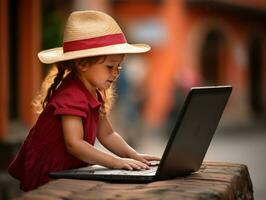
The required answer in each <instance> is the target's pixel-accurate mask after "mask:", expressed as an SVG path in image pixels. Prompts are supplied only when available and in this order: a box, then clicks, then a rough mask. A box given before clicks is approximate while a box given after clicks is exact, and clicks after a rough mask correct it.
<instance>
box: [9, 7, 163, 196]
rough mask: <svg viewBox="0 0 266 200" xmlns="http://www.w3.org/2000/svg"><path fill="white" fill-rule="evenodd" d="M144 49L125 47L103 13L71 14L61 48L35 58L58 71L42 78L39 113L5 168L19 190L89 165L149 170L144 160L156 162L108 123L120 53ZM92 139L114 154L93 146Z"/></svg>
mask: <svg viewBox="0 0 266 200" xmlns="http://www.w3.org/2000/svg"><path fill="white" fill-rule="evenodd" d="M149 49H150V47H149V46H148V45H144V44H137V45H130V44H128V43H127V41H126V39H125V37H124V34H123V33H122V31H121V29H120V28H119V26H118V24H117V23H116V22H115V21H114V19H113V18H111V17H110V16H108V15H106V14H104V13H102V12H98V11H82V12H73V13H72V14H71V15H70V17H69V18H68V22H67V24H66V28H65V32H64V42H63V48H62V47H61V48H54V49H50V50H46V51H42V52H40V53H39V54H38V56H39V58H40V60H41V61H42V62H43V63H46V64H51V63H55V65H56V68H57V72H56V75H55V76H53V74H52V73H50V74H48V77H47V78H46V79H45V81H44V84H43V89H42V90H41V93H40V95H39V96H38V98H36V101H35V108H37V110H39V111H41V114H40V115H39V118H38V120H37V122H36V124H35V125H34V126H33V128H32V129H31V130H30V133H29V135H28V136H27V138H26V140H25V142H24V143H23V145H22V147H21V149H20V151H19V153H18V154H17V156H16V157H15V159H14V160H13V162H12V163H11V164H10V166H9V169H8V171H9V173H10V174H11V175H12V176H14V177H15V178H17V179H18V180H20V183H21V184H20V187H21V189H22V190H24V191H28V190H32V189H35V188H36V187H38V186H40V185H43V184H44V183H46V182H48V181H49V180H50V179H49V177H48V173H50V172H55V171H61V170H65V169H71V168H78V167H83V166H86V165H88V163H89V164H99V165H103V166H106V167H109V168H114V169H127V170H144V169H148V168H149V161H151V160H159V158H157V157H154V156H149V155H143V154H139V153H137V152H136V151H135V150H134V149H132V148H131V147H130V146H129V145H128V144H127V143H126V142H125V141H124V140H123V139H122V137H121V136H120V135H119V134H118V133H116V132H115V131H114V130H113V128H112V126H111V124H110V122H109V120H108V112H109V111H110V107H111V104H112V84H113V83H114V81H115V80H116V79H117V78H118V76H119V73H120V70H121V62H122V61H123V59H124V57H125V54H129V53H142V52H147V51H148V50H149ZM51 76H53V80H52V83H50V84H49V80H51ZM47 85H48V86H49V87H48V89H46V88H47ZM96 137H97V139H98V140H99V141H100V142H101V143H102V144H103V145H104V146H105V147H106V148H107V149H109V150H110V151H111V152H113V153H114V154H115V155H112V154H108V153H104V152H102V151H99V150H98V149H96V148H94V147H93V145H94V142H95V139H96Z"/></svg>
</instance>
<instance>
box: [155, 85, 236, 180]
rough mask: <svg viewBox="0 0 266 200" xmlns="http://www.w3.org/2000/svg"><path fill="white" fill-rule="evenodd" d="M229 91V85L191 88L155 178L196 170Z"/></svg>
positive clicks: (208, 143)
mask: <svg viewBox="0 0 266 200" xmlns="http://www.w3.org/2000/svg"><path fill="white" fill-rule="evenodd" d="M231 90H232V87H231V86H219V87H197V88H192V89H191V91H190V92H189V94H188V96H187V98H186V101H185V103H184V106H183V108H182V110H181V112H180V115H179V117H178V120H177V122H176V125H175V127H174V129H173V131H172V134H171V136H170V139H169V142H168V144H167V146H166V149H165V151H164V154H163V157H162V160H161V163H160V166H159V168H158V171H157V174H156V176H157V178H159V179H166V178H171V177H176V176H182V175H186V174H189V173H191V172H194V171H196V170H198V169H199V167H200V166H201V163H202V161H203V159H204V156H205V154H206V152H207V149H208V147H209V145H210V142H211V139H212V137H213V135H214V132H215V130H216V128H217V126H218V123H219V121H220V118H221V116H222V114H223V111H224V108H225V105H226V103H227V101H228V98H229V96H230V94H231Z"/></svg>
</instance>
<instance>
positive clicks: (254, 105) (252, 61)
mask: <svg viewBox="0 0 266 200" xmlns="http://www.w3.org/2000/svg"><path fill="white" fill-rule="evenodd" d="M248 66H249V76H250V77H249V94H250V95H249V100H250V107H251V111H252V112H253V114H255V115H259V114H262V113H263V111H264V110H263V109H264V108H263V100H262V99H263V97H262V40H261V39H260V38H259V37H258V36H257V35H252V36H251V39H250V41H249V44H248Z"/></svg>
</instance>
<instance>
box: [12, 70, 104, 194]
mask: <svg viewBox="0 0 266 200" xmlns="http://www.w3.org/2000/svg"><path fill="white" fill-rule="evenodd" d="M98 96H99V97H100V95H98ZM100 101H102V99H100ZM100 105H101V103H100V102H99V101H98V100H97V99H96V98H95V97H94V96H92V95H91V94H90V93H89V91H88V90H87V89H86V87H85V86H84V85H83V83H82V82H81V80H80V79H79V78H78V77H77V76H76V75H75V74H74V73H70V74H69V75H67V77H66V78H65V79H64V80H63V82H62V84H61V85H60V86H59V88H58V89H57V90H56V92H55V93H54V95H53V96H52V98H51V100H50V101H49V102H48V104H47V106H46V107H45V109H44V110H43V112H42V113H41V114H40V116H39V118H38V120H37V122H36V124H35V126H34V127H33V128H32V129H31V130H30V132H29V134H28V136H27V138H26V140H25V141H24V143H23V145H22V147H21V149H20V151H19V152H18V154H17V155H16V157H15V159H14V160H13V161H12V163H11V164H10V166H9V167H8V172H9V173H10V174H11V175H12V176H13V177H15V178H17V179H18V180H20V188H21V189H22V190H24V191H29V190H32V189H35V188H37V187H38V186H40V185H43V184H44V183H47V182H48V181H49V180H50V178H49V177H48V173H49V172H55V171H60V170H65V169H71V168H77V167H82V166H85V165H87V163H85V162H83V161H81V160H79V159H77V158H75V157H74V156H72V155H71V154H69V153H68V151H67V150H66V147H65V145H64V138H63V132H62V124H61V115H75V116H80V117H82V121H83V131H84V140H85V141H87V142H88V143H90V144H92V145H94V142H95V138H96V132H97V122H98V117H99V114H98V110H99V107H100ZM73 134H75V133H73Z"/></svg>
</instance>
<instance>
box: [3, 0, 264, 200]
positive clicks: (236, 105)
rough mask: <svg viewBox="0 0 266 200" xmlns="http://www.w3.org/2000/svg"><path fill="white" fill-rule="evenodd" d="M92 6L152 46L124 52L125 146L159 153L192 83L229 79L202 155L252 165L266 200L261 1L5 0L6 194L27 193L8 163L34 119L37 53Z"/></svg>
mask: <svg viewBox="0 0 266 200" xmlns="http://www.w3.org/2000/svg"><path fill="white" fill-rule="evenodd" d="M86 9H95V10H101V11H104V12H107V13H109V14H110V15H112V16H113V17H114V18H115V19H116V21H117V22H118V23H119V24H120V26H121V28H122V30H123V31H124V33H125V35H126V36H127V40H128V42H129V43H138V42H141V43H142V42H143V43H148V44H150V45H151V46H152V50H151V51H150V52H149V53H146V54H143V55H130V56H127V58H126V60H125V62H124V64H123V65H124V68H123V71H122V72H121V75H120V78H119V80H118V82H117V84H116V88H117V94H118V97H117V101H116V104H115V106H114V108H113V110H112V114H111V120H112V122H113V126H114V127H115V128H116V129H117V131H118V132H119V133H120V134H121V135H122V136H123V137H124V138H125V139H126V140H127V141H128V143H129V144H130V145H132V146H133V147H134V148H135V149H136V150H138V151H140V152H142V153H151V154H155V155H158V156H160V155H162V153H163V150H164V147H165V144H166V141H167V139H168V137H169V135H170V133H171V129H172V127H173V123H174V122H175V120H176V118H177V115H178V112H179V109H180V108H181V106H182V104H183V101H184V98H185V96H186V94H187V93H188V91H189V89H190V87H193V86H204V85H232V86H233V93H232V95H231V97H230V100H229V102H228V104H227V107H226V110H225V112H224V114H223V117H222V119H221V121H220V124H219V126H218V128H217V131H216V134H215V136H214V139H213V141H212V143H211V146H210V148H209V150H208V153H207V155H206V157H205V159H206V160H214V161H229V162H236V163H243V164H246V165H247V166H248V168H249V172H250V175H251V179H252V182H253V187H254V196H255V199H258V200H262V199H266V186H265V185H266V173H265V169H266V158H265V155H264V154H265V153H266V125H265V124H266V123H265V119H266V109H265V108H266V59H265V58H266V1H265V0H253V1H248V0H75V1H74V0H28V1H22V0H1V1H0V25H1V30H0V63H1V64H0V109H1V110H0V200H1V199H11V198H13V197H15V196H17V195H19V194H20V193H21V192H20V191H19V189H18V183H17V182H16V181H15V180H14V179H12V178H11V177H10V176H9V175H8V174H7V173H6V168H7V166H8V164H9V162H10V160H11V159H12V158H13V156H14V155H15V153H16V152H17V150H18V149H19V147H20V145H21V143H22V142H23V139H24V138H25V137H26V135H27V133H28V131H29V129H30V128H31V126H32V125H33V124H34V122H35V120H36V115H35V114H34V113H33V112H32V108H31V100H32V98H33V97H34V95H35V94H36V92H37V91H38V89H39V87H40V84H41V81H42V79H43V78H44V76H45V75H46V73H47V71H48V70H49V68H50V66H44V65H42V64H41V63H40V62H39V60H38V58H37V53H38V52H39V51H41V50H44V49H48V48H53V47H59V46H61V45H62V38H63V30H64V25H65V23H66V20H67V17H68V15H69V14H70V13H71V12H72V11H75V10H86ZM206 112H207V110H206ZM97 146H98V147H99V148H102V147H101V146H100V144H98V143H97ZM191 148H193V147H191ZM263 155H264V156H263Z"/></svg>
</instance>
